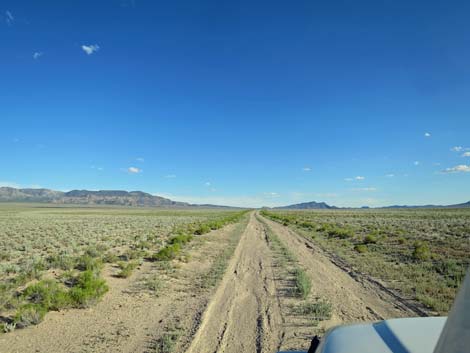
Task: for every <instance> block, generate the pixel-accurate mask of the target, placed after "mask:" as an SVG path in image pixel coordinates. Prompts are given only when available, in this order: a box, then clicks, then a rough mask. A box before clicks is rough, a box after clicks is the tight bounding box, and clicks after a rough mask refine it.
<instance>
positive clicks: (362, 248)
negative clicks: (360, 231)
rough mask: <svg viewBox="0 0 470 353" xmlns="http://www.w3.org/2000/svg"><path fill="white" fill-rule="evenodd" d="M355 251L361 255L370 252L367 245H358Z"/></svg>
mask: <svg viewBox="0 0 470 353" xmlns="http://www.w3.org/2000/svg"><path fill="white" fill-rule="evenodd" d="M354 250H356V251H357V252H358V253H359V254H363V253H365V252H367V251H369V248H368V247H367V245H365V244H358V245H356V246H355V247H354Z"/></svg>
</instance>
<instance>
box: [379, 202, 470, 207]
mask: <svg viewBox="0 0 470 353" xmlns="http://www.w3.org/2000/svg"><path fill="white" fill-rule="evenodd" d="M381 208H470V201H468V202H465V203H459V204H456V205H446V206H444V205H422V206H407V205H393V206H386V207H381Z"/></svg>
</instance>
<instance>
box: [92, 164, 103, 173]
mask: <svg viewBox="0 0 470 353" xmlns="http://www.w3.org/2000/svg"><path fill="white" fill-rule="evenodd" d="M91 169H96V170H98V171H100V172H101V171H103V170H104V168H103V167H96V166H94V165H92V166H91Z"/></svg>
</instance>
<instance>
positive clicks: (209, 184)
mask: <svg viewBox="0 0 470 353" xmlns="http://www.w3.org/2000/svg"><path fill="white" fill-rule="evenodd" d="M204 185H205V186H211V185H212V184H211V182H210V181H206V182H205V183H204Z"/></svg>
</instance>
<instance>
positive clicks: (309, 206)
mask: <svg viewBox="0 0 470 353" xmlns="http://www.w3.org/2000/svg"><path fill="white" fill-rule="evenodd" d="M374 208H387V209H388V208H397V209H404V208H470V201H469V202H465V203H460V204H456V205H447V206H440V205H423V206H408V205H393V206H384V207H374ZM274 209H278V210H333V209H335V210H339V209H350V208H349V207H336V206H330V205H328V204H327V203H325V202H315V201H312V202H304V203H298V204H295V205H289V206H281V207H274ZM361 209H373V208H371V207H369V206H362V207H361Z"/></svg>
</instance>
